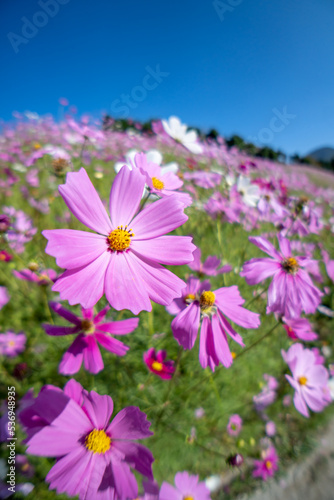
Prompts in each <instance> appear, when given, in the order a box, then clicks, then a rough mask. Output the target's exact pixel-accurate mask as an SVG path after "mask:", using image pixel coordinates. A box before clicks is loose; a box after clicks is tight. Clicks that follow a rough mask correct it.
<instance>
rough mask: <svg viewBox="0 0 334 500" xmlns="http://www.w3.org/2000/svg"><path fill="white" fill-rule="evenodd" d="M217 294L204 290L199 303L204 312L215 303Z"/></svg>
mask: <svg viewBox="0 0 334 500" xmlns="http://www.w3.org/2000/svg"><path fill="white" fill-rule="evenodd" d="M215 299H216V296H215V294H214V293H213V292H210V291H207V292H202V294H201V296H200V299H199V305H200V308H201V311H202V312H209V311H210V309H211V307H212V306H213V304H214V303H215Z"/></svg>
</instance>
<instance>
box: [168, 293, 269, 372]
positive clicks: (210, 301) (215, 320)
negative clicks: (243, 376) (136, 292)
mask: <svg viewBox="0 0 334 500" xmlns="http://www.w3.org/2000/svg"><path fill="white" fill-rule="evenodd" d="M244 302H245V301H244V299H243V298H242V297H241V295H240V293H239V290H238V287H237V286H230V287H223V288H219V289H218V290H215V291H214V292H211V291H210V290H205V291H201V292H200V293H197V294H196V296H195V298H194V299H193V298H191V302H190V304H189V305H188V306H187V307H186V308H185V309H183V310H182V311H181V312H180V313H179V314H178V315H177V316H176V318H174V319H173V321H172V324H171V328H172V331H173V335H174V337H175V339H176V340H177V341H178V343H179V344H180V345H182V347H184V349H192V348H193V346H194V344H195V341H196V337H197V332H198V327H199V324H200V321H201V318H202V326H201V338H200V348H199V360H200V363H201V365H202V367H203V368H206V367H207V366H210V368H211V370H212V371H214V370H215V367H216V366H218V365H219V363H222V364H223V365H224V366H225V367H226V368H228V367H229V366H231V364H232V362H233V358H232V354H231V352H230V348H229V345H228V342H227V334H228V335H229V336H230V337H231V338H232V339H233V340H234V341H235V342H237V343H238V344H240V345H242V346H244V343H243V341H242V338H241V336H240V335H239V334H238V333H237V332H236V331H235V330H234V329H233V327H232V326H231V324H230V323H229V322H228V321H227V319H226V317H227V318H229V319H230V320H232V321H233V322H234V323H236V324H237V325H240V326H243V327H244V328H257V327H258V326H259V324H260V319H259V314H256V313H253V312H251V311H248V310H247V309H244V308H242V307H241V306H242V304H243V303H244Z"/></svg>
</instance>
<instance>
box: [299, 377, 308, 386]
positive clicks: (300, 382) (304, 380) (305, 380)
mask: <svg viewBox="0 0 334 500" xmlns="http://www.w3.org/2000/svg"><path fill="white" fill-rule="evenodd" d="M298 382H299V384H300V385H306V384H307V378H306V377H304V376H302V377H298Z"/></svg>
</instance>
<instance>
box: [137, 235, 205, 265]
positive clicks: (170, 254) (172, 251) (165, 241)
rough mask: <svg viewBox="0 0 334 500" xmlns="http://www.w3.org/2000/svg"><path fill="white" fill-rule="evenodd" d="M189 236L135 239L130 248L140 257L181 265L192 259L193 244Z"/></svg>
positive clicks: (161, 262)
mask: <svg viewBox="0 0 334 500" xmlns="http://www.w3.org/2000/svg"><path fill="white" fill-rule="evenodd" d="M191 241H192V238H190V237H189V236H160V237H158V238H154V239H150V240H136V239H134V240H133V241H132V243H131V250H132V251H133V252H134V253H135V254H136V255H137V256H138V257H139V258H140V257H141V256H143V257H144V258H146V259H148V260H151V261H153V262H158V263H160V264H166V265H177V266H180V265H183V264H188V263H189V262H191V261H192V260H193V251H194V250H195V249H196V247H195V245H193V244H192V243H191Z"/></svg>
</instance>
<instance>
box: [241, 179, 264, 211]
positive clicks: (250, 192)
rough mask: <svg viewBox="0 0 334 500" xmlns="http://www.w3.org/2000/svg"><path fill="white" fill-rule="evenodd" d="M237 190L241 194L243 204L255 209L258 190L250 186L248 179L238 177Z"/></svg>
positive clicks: (257, 187)
mask: <svg viewBox="0 0 334 500" xmlns="http://www.w3.org/2000/svg"><path fill="white" fill-rule="evenodd" d="M237 190H238V192H239V193H240V194H241V196H242V199H243V202H244V203H245V204H246V205H248V206H249V207H256V205H257V203H258V201H259V199H260V188H259V186H257V185H256V184H252V183H251V181H250V179H249V178H248V177H244V176H243V175H240V177H239V178H238V182H237Z"/></svg>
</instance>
